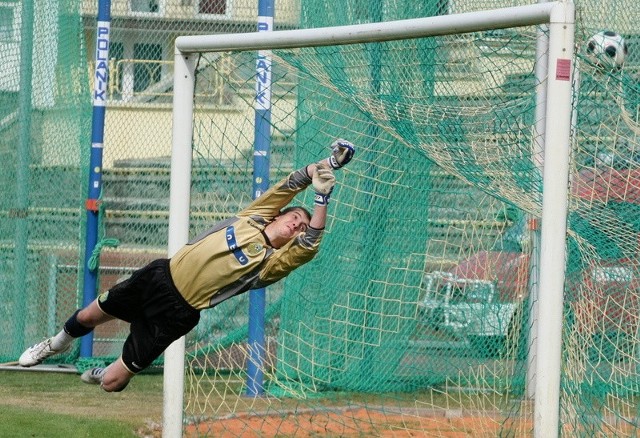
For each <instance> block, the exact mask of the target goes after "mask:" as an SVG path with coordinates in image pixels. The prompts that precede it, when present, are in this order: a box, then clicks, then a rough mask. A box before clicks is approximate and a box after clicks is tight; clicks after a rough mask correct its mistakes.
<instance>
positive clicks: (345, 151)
mask: <svg viewBox="0 0 640 438" xmlns="http://www.w3.org/2000/svg"><path fill="white" fill-rule="evenodd" d="M355 153H356V148H355V146H354V145H353V144H352V143H351V142H349V141H347V140H343V139H341V138H339V139H338V140H336V141H334V142H333V144H331V156H330V157H329V158H327V163H329V166H331V167H332V168H334V169H340V168H341V167H342V166H344V165H345V164H347V163H348V162H349V161H351V159H352V158H353V154H355Z"/></svg>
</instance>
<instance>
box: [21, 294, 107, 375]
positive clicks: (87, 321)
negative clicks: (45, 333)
mask: <svg viewBox="0 0 640 438" xmlns="http://www.w3.org/2000/svg"><path fill="white" fill-rule="evenodd" d="M112 319H114V318H113V317H112V316H109V315H107V314H106V313H104V312H103V311H102V310H100V307H98V303H97V301H93V302H92V303H91V304H89V305H88V306H87V307H85V308H84V309H81V310H77V311H76V312H75V313H74V314H73V315H71V317H70V318H69V319H68V320H67V322H65V324H64V327H63V329H62V330H60V332H59V333H58V334H57V335H55V336H52V337H51V338H48V339H45V340H44V341H42V342H39V343H37V344H35V345H33V346H31V347H29V348H27V349H26V350H25V352H24V353H22V355H21V356H20V359H18V363H19V364H20V365H21V366H23V367H32V366H34V365H38V364H40V363H42V362H44V360H45V359H47V358H49V357H51V356H54V355H56V354H60V353H63V352H65V351H67V350H68V349H69V347H70V346H71V343H72V342H73V340H74V339H76V338H79V337H82V336H84V335H86V334H88V333H90V332H91V331H92V330H93V329H94V328H95V327H97V326H99V325H100V324H104V323H105V322H107V321H111V320H112Z"/></svg>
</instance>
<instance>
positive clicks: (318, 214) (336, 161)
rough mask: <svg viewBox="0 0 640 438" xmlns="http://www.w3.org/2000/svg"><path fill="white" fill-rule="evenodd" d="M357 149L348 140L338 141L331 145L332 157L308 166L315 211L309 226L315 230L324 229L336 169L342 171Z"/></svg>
mask: <svg viewBox="0 0 640 438" xmlns="http://www.w3.org/2000/svg"><path fill="white" fill-rule="evenodd" d="M354 153H355V147H354V146H353V144H352V143H350V142H348V141H347V140H343V139H338V140H336V141H335V142H333V144H332V145H331V155H330V156H329V158H327V159H324V160H321V161H319V162H317V163H312V164H309V165H308V166H307V174H308V175H309V177H311V181H312V185H313V189H314V190H315V192H316V194H315V197H314V209H313V214H312V216H311V222H310V223H309V226H311V227H312V228H315V229H322V228H324V226H325V223H326V219H327V205H328V204H329V199H330V197H331V193H332V192H333V187H334V185H335V183H336V178H335V176H334V175H333V170H334V169H340V168H341V167H342V166H344V165H345V164H347V163H348V162H349V161H351V159H352V158H353V155H354Z"/></svg>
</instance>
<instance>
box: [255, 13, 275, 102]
mask: <svg viewBox="0 0 640 438" xmlns="http://www.w3.org/2000/svg"><path fill="white" fill-rule="evenodd" d="M272 28H273V17H258V32H268V31H270V30H271V29H272ZM255 109H256V110H268V109H271V51H270V50H260V51H258V59H257V60H256V103H255Z"/></svg>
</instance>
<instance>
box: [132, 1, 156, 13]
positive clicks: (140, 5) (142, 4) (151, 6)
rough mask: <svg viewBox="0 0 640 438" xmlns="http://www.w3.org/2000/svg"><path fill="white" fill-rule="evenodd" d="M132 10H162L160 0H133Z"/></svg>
mask: <svg viewBox="0 0 640 438" xmlns="http://www.w3.org/2000/svg"><path fill="white" fill-rule="evenodd" d="M130 6H131V12H147V13H158V12H160V4H159V0H131V3H130Z"/></svg>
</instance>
